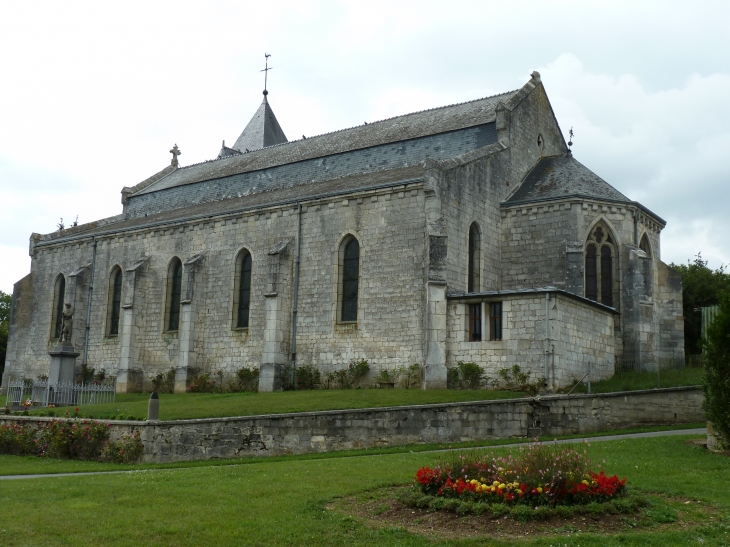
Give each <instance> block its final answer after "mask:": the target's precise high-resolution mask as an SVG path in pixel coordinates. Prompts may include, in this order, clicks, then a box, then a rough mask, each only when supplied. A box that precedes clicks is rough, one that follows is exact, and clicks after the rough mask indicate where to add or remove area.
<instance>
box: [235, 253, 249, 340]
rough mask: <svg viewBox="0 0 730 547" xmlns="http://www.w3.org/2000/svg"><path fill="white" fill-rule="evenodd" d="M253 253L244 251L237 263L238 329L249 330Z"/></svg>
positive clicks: (239, 255)
mask: <svg viewBox="0 0 730 547" xmlns="http://www.w3.org/2000/svg"><path fill="white" fill-rule="evenodd" d="M251 267H252V259H251V253H249V252H248V251H247V250H245V249H244V250H243V251H241V252H240V253H239V254H238V259H237V261H236V287H237V294H236V297H237V298H238V301H237V302H236V328H238V329H247V328H248V318H249V308H250V306H251Z"/></svg>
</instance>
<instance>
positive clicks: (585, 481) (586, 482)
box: [580, 479, 588, 486]
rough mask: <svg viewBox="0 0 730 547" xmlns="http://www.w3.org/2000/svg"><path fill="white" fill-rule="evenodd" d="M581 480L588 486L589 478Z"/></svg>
mask: <svg viewBox="0 0 730 547" xmlns="http://www.w3.org/2000/svg"><path fill="white" fill-rule="evenodd" d="M580 482H582V483H583V484H585V485H586V486H588V481H587V480H585V479H583V480H582V481H580Z"/></svg>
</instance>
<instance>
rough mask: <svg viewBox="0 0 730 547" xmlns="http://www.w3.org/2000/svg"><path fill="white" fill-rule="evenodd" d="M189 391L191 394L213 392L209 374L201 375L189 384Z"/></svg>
mask: <svg viewBox="0 0 730 547" xmlns="http://www.w3.org/2000/svg"><path fill="white" fill-rule="evenodd" d="M190 391H192V392H193V393H210V392H211V391H215V382H214V381H213V380H211V379H210V374H208V373H205V374H201V375H200V376H197V377H196V378H195V379H194V380H193V381H192V383H191V384H190Z"/></svg>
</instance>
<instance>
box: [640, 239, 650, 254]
mask: <svg viewBox="0 0 730 547" xmlns="http://www.w3.org/2000/svg"><path fill="white" fill-rule="evenodd" d="M639 249H641V250H642V251H644V252H645V253H646V256H651V247H650V246H649V238H648V237H646V234H644V235H643V236H641V243H639Z"/></svg>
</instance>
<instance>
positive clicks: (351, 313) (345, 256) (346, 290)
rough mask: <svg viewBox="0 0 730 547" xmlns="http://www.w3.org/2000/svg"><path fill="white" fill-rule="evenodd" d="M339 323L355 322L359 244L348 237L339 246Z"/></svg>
mask: <svg viewBox="0 0 730 547" xmlns="http://www.w3.org/2000/svg"><path fill="white" fill-rule="evenodd" d="M340 272H341V274H340V275H341V283H340V290H339V291H338V292H339V296H340V321H342V322H343V323H354V322H356V321H357V293H358V286H359V284H360V243H359V242H358V241H357V239H355V238H354V237H349V238H347V239H345V240H344V241H343V242H342V245H341V246H340Z"/></svg>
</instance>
